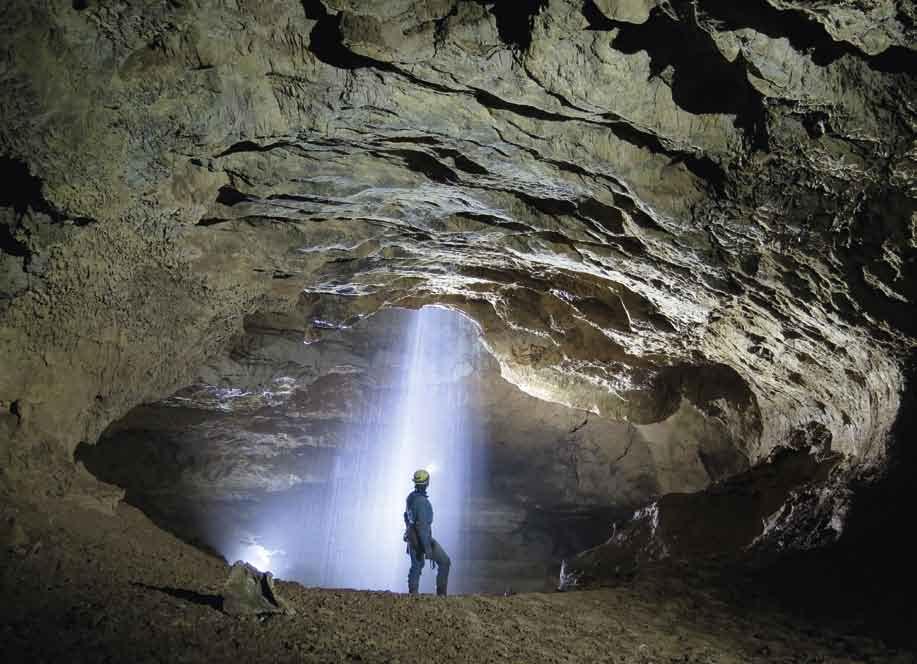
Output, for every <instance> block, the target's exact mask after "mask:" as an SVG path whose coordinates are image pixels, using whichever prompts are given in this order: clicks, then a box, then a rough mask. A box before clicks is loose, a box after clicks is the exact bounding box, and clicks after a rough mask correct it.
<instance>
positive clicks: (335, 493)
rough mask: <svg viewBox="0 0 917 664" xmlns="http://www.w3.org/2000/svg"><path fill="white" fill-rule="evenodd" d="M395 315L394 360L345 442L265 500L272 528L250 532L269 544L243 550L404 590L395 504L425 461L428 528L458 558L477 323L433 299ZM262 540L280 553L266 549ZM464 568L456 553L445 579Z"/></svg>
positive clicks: (350, 582) (317, 574)
mask: <svg viewBox="0 0 917 664" xmlns="http://www.w3.org/2000/svg"><path fill="white" fill-rule="evenodd" d="M403 320H406V321H407V324H406V328H405V331H404V335H403V348H401V349H397V350H398V352H399V353H400V357H401V361H400V362H399V363H398V367H397V370H396V371H395V374H394V375H392V376H387V377H383V378H382V379H381V380H380V384H378V385H377V386H376V387H375V389H374V390H373V394H374V397H373V398H372V399H370V400H369V403H368V405H367V406H366V407H365V409H364V411H363V412H362V413H361V414H360V417H359V418H358V422H357V424H356V425H355V426H353V427H352V429H351V430H350V431H348V435H347V439H348V440H347V444H346V445H345V446H343V447H341V448H337V449H329V450H328V451H327V452H328V453H327V455H326V458H325V463H326V464H327V465H326V472H327V474H328V480H327V482H324V483H322V485H321V489H316V487H315V486H312V487H305V488H303V489H302V490H300V491H299V492H297V496H296V497H295V498H289V499H287V500H286V502H282V501H278V502H277V503H276V504H274V505H273V506H272V507H271V508H270V510H269V513H268V514H267V515H266V516H265V518H266V519H268V520H272V521H273V528H271V529H270V532H268V531H267V530H266V532H264V533H262V537H260V538H259V540H260V541H262V542H266V543H269V544H263V545H262V544H258V545H252V546H249V547H248V548H247V549H246V550H244V551H241V552H240V557H242V558H245V559H249V560H251V559H252V558H258V559H259V562H261V563H262V566H263V567H268V568H271V569H273V571H274V572H275V573H276V574H278V575H279V576H282V577H286V578H292V579H296V580H299V581H301V582H303V583H306V584H308V585H320V586H325V587H345V588H362V589H379V590H396V591H400V592H404V591H406V589H407V581H406V579H407V571H408V567H409V564H410V561H409V558H408V556H407V555H405V543H404V541H403V540H402V535H403V533H404V523H403V518H402V514H403V512H404V507H405V498H406V497H407V494H408V493H410V491H411V490H412V489H413V486H412V484H411V476H412V475H413V473H414V471H415V470H417V469H418V468H426V469H427V470H428V471H430V475H431V481H430V489H429V496H430V501H431V503H432V504H433V509H434V514H435V516H434V523H433V536H434V538H435V539H436V540H437V541H438V542H439V543H440V544H441V545H442V546H443V548H445V549H446V551H447V552H448V553H449V555H450V556H451V558H452V559H453V561H461V560H463V559H467V556H468V551H467V546H466V538H464V537H462V528H463V522H464V520H465V517H466V508H467V505H468V502H469V499H470V492H471V487H472V484H473V482H474V479H475V475H476V474H478V473H477V472H476V470H475V467H474V465H473V461H474V460H473V458H472V457H473V455H472V451H471V450H472V446H473V445H474V443H475V439H476V438H477V437H478V433H477V431H478V427H477V425H476V424H475V422H476V421H477V419H476V418H474V417H472V416H471V415H470V411H471V409H472V407H473V402H474V396H475V395H474V394H471V393H470V390H469V384H470V381H468V380H464V379H466V378H467V377H469V376H470V375H471V373H472V372H473V370H474V368H475V366H476V364H477V353H478V348H479V345H478V342H477V334H476V330H475V328H474V325H473V324H472V323H471V322H470V321H468V320H467V319H465V318H464V317H462V316H461V315H459V314H456V313H454V312H452V311H448V310H445V309H440V308H431V307H425V308H423V309H421V310H420V311H412V312H405V315H404V316H403ZM271 547H275V548H276V549H278V550H282V553H283V556H282V557H281V556H273V558H272V556H271V553H272V551H271ZM251 561H252V562H253V563H254V564H256V565H257V563H256V562H255V561H254V560H251ZM461 573H462V566H461V565H453V573H452V575H451V578H450V587H451V588H452V589H460V588H462V586H463V583H462V579H461V578H460V577H461ZM434 576H435V574H434V573H433V572H432V571H430V570H429V568H428V569H426V570H425V571H424V574H423V576H422V579H421V591H422V592H430V591H432V589H433V577H434Z"/></svg>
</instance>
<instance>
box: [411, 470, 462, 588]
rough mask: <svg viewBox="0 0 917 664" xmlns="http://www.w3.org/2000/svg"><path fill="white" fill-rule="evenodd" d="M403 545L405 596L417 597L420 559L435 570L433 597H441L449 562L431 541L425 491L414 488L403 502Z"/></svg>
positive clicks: (446, 578)
mask: <svg viewBox="0 0 917 664" xmlns="http://www.w3.org/2000/svg"><path fill="white" fill-rule="evenodd" d="M404 525H405V527H406V528H407V531H406V532H405V541H406V542H407V543H408V550H407V551H408V555H409V556H410V557H411V571H410V572H408V592H409V593H411V594H412V595H416V594H417V589H418V586H419V585H420V573H421V572H422V571H423V561H424V558H427V559H429V560H432V561H433V562H434V563H435V564H436V567H437V570H436V594H437V595H445V594H446V589H447V586H448V585H449V568H450V567H451V566H452V561H451V560H449V556H448V555H447V554H446V551H445V549H443V547H441V546H440V545H439V542H437V541H436V540H435V539H433V528H432V526H433V506H432V505H431V504H430V499H429V498H427V491H426V489H422V488H416V489H414V491H412V492H411V493H410V494H409V495H408V497H407V501H406V507H405V511H404Z"/></svg>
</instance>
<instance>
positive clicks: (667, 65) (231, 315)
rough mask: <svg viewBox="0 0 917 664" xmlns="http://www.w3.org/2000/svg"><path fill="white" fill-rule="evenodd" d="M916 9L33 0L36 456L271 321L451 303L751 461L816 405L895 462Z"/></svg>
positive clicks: (560, 371)
mask: <svg viewBox="0 0 917 664" xmlns="http://www.w3.org/2000/svg"><path fill="white" fill-rule="evenodd" d="M915 20H917V11H915V7H914V4H913V3H912V2H905V1H898V2H895V1H893V0H869V1H865V2H859V3H812V2H805V1H803V0H754V2H750V3H747V7H746V6H745V5H744V4H743V6H742V8H741V9H739V8H737V7H736V6H734V4H733V3H728V2H720V1H718V0H710V1H704V2H699V3H689V2H680V1H666V0H595V1H591V0H590V1H587V2H574V1H572V0H529V1H526V2H518V3H517V2H474V1H470V0H430V1H428V2H423V3H418V2H408V1H406V0H405V1H393V2H356V1H350V0H324V1H318V0H313V1H306V2H302V3H300V2H287V1H280V0H273V1H269V0H264V1H257V0H248V1H245V2H238V3H224V2H217V1H215V0H213V1H209V0H197V1H193V2H192V1H188V2H166V1H164V0H161V1H155V0H150V1H148V2H143V3H126V2H101V1H98V2H97V1H94V0H87V1H83V2H79V3H77V2H72V3H71V2H51V1H43V2H37V3H36V2H27V1H26V0H12V1H11V2H6V3H4V6H3V8H2V9H0V40H2V43H3V44H4V45H5V46H4V48H3V49H2V50H0V83H2V86H3V89H4V90H5V91H6V94H5V99H4V103H3V104H2V105H0V120H2V122H0V126H2V129H0V154H2V155H3V156H2V166H3V171H4V175H3V182H2V184H0V242H2V249H3V254H2V256H0V316H2V318H0V354H2V356H3V358H4V359H3V371H2V372H0V402H2V405H3V406H4V410H5V411H6V414H4V415H3V416H2V418H0V420H2V421H0V427H2V431H3V438H5V439H7V441H8V442H7V443H6V449H7V453H8V455H9V457H10V458H11V459H17V458H18V459H20V460H21V458H22V457H23V456H27V453H31V452H30V451H34V450H37V449H42V450H52V451H53V450H57V451H64V452H66V453H68V454H69V453H70V452H72V450H73V449H74V448H75V446H76V445H77V444H78V443H79V442H81V441H89V442H92V441H94V440H95V439H96V438H98V436H99V434H100V433H101V432H102V431H103V430H104V428H105V427H106V426H108V424H110V423H111V422H112V421H114V420H115V419H117V418H118V417H120V416H122V415H124V414H125V413H126V412H127V411H128V410H130V409H131V408H132V407H134V406H135V405H137V404H138V403H141V402H146V401H153V400H156V399H160V398H163V397H166V396H168V395H169V394H171V393H173V392H174V391H175V390H176V389H178V388H180V387H182V386H186V385H188V384H190V383H192V382H194V381H196V380H198V379H199V378H200V374H201V368H202V367H204V366H205V365H207V363H208V362H211V361H212V360H213V359H214V358H218V357H220V356H223V355H225V354H226V353H227V352H228V350H229V349H230V348H232V347H233V346H234V344H237V343H239V339H240V338H241V337H242V336H244V328H243V321H246V320H247V321H249V323H251V321H253V320H257V321H262V323H263V324H265V325H268V326H270V325H275V326H279V327H280V328H282V329H285V330H288V331H289V330H293V331H294V332H295V331H297V330H298V333H299V334H300V335H301V338H303V339H304V340H307V341H314V340H316V339H320V338H321V337H322V335H324V334H327V333H328V332H327V331H328V330H331V331H334V330H335V329H337V328H341V327H345V326H349V325H353V324H354V323H355V322H356V321H358V320H360V319H361V318H362V317H365V316H368V315H371V314H373V313H375V312H377V311H379V310H380V309H384V308H387V307H393V306H399V307H409V308H410V307H419V306H422V305H425V304H432V303H438V304H444V305H447V306H450V307H452V308H455V309H456V310H459V311H462V312H463V313H465V314H466V315H468V316H469V317H471V318H472V319H474V320H475V321H476V322H477V323H478V324H479V326H480V328H481V331H482V334H483V343H484V344H485V345H486V347H487V348H488V349H489V350H490V352H491V353H492V354H493V356H494V357H495V358H496V361H497V362H498V363H499V368H500V371H501V373H502V375H503V377H504V378H506V379H507V380H508V381H510V382H511V383H514V384H516V385H518V386H519V387H520V388H522V389H523V390H524V391H526V392H528V393H529V394H531V395H534V396H536V397H539V398H542V399H545V400H548V401H553V402H556V403H558V404H563V405H567V406H572V407H575V408H578V409H582V410H585V411H589V412H590V413H593V414H595V415H598V416H600V417H604V418H607V419H612V420H621V421H624V420H626V421H630V422H633V423H635V424H639V425H652V424H653V423H658V422H661V421H663V420H665V419H666V418H669V417H671V416H672V415H673V414H674V413H675V412H676V411H677V410H678V409H679V408H680V407H681V405H682V404H683V403H685V402H689V403H690V404H692V405H693V407H697V408H700V409H702V410H703V411H704V412H705V413H707V415H708V416H709V417H711V418H713V419H715V420H717V421H718V422H719V423H720V424H721V426H723V427H726V428H729V429H731V431H732V433H733V436H734V438H735V439H736V440H741V441H742V445H741V447H742V450H743V453H744V454H747V457H748V458H749V459H750V460H752V461H755V460H756V459H760V458H762V457H764V456H765V455H767V454H768V453H769V452H770V451H771V450H772V449H773V448H774V447H775V446H777V445H780V444H782V443H784V442H785V441H786V440H787V439H788V438H791V437H792V436H793V435H794V432H798V431H801V430H809V429H810V428H811V427H812V426H813V423H815V424H817V426H818V427H820V428H819V431H822V430H824V431H827V432H828V436H829V438H830V446H831V448H832V449H834V450H835V451H839V452H842V453H845V454H847V455H850V456H851V457H855V458H860V459H875V458H881V456H882V454H883V450H884V437H885V435H886V434H887V432H888V430H889V427H890V425H891V423H892V422H893V420H894V417H895V414H896V411H897V408H898V403H899V394H900V392H901V390H902V372H901V369H900V367H901V358H902V357H903V356H904V355H905V354H907V353H908V352H910V351H911V349H912V348H913V344H914V336H915V331H917V328H915V318H914V316H913V305H912V300H913V297H914V255H915V244H917V237H915V233H917V223H915V198H917V188H915V184H917V146H915V141H914V136H915V117H917V110H915V103H914V102H915V95H914V91H915V81H914V77H913V72H914V71H915V63H917V57H915V34H917V32H915V28H914V26H915ZM225 378H226V377H225V376H224V377H222V379H225ZM220 380H221V378H220V377H213V382H214V383H218V382H219V381H220ZM807 427H808V429H807ZM24 451H25V452H24ZM52 453H53V452H52Z"/></svg>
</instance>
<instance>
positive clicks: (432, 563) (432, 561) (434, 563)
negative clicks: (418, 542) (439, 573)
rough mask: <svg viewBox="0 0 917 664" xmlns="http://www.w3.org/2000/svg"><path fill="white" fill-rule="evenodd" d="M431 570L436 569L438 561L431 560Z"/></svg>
mask: <svg viewBox="0 0 917 664" xmlns="http://www.w3.org/2000/svg"><path fill="white" fill-rule="evenodd" d="M430 568H431V569H436V561H435V560H433V559H432V558H430Z"/></svg>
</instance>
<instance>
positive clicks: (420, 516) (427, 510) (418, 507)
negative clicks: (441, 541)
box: [414, 498, 433, 558]
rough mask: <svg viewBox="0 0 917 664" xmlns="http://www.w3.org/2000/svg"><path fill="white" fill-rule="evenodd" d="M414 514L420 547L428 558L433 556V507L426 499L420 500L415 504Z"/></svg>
mask: <svg viewBox="0 0 917 664" xmlns="http://www.w3.org/2000/svg"><path fill="white" fill-rule="evenodd" d="M414 514H415V518H416V521H415V523H414V527H415V528H416V529H417V537H418V538H419V539H420V547H421V549H422V550H423V553H424V555H425V556H427V557H428V558H429V557H430V556H432V555H433V528H432V523H433V507H432V505H430V501H429V500H427V499H426V498H418V499H417V501H416V502H415V504H414Z"/></svg>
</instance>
